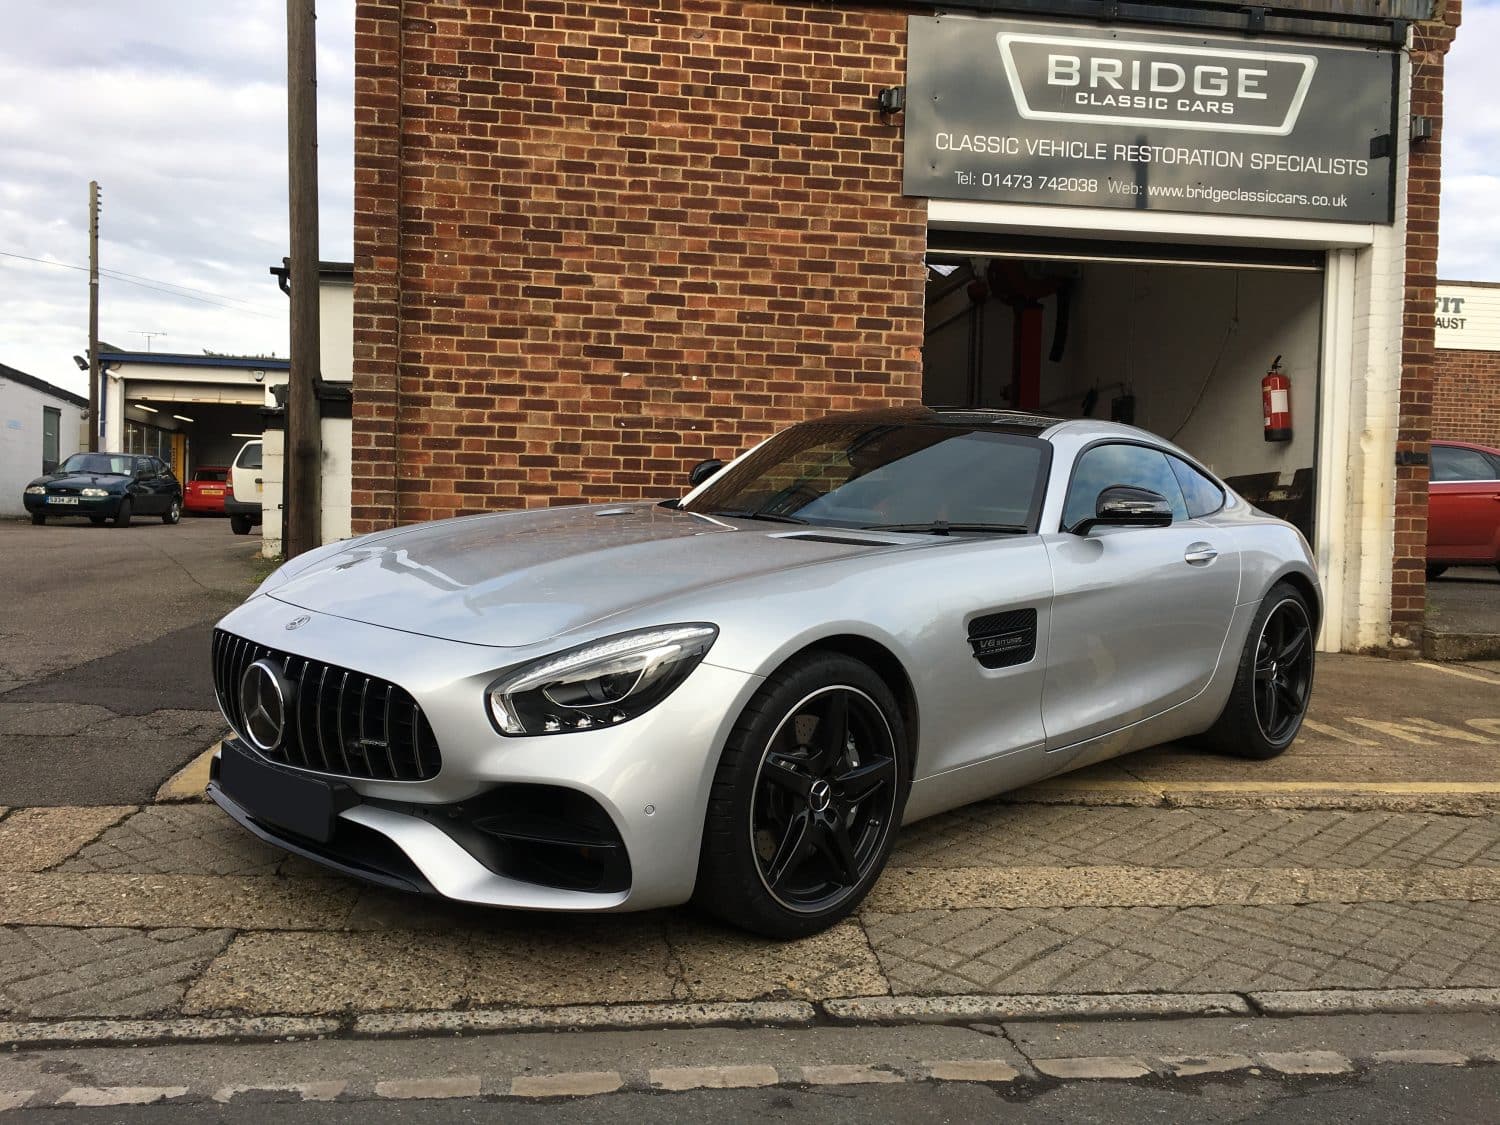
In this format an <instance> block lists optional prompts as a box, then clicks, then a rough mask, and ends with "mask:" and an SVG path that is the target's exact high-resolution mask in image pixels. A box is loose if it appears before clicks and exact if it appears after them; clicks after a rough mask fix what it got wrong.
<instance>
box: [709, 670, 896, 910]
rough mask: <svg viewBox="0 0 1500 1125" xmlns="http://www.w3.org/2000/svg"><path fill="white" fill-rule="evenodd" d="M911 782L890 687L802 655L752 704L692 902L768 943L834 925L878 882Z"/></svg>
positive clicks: (719, 797)
mask: <svg viewBox="0 0 1500 1125" xmlns="http://www.w3.org/2000/svg"><path fill="white" fill-rule="evenodd" d="M910 785H911V777H910V766H909V756H908V752H907V747H906V732H905V728H904V726H903V725H902V722H901V713H900V709H899V707H898V706H897V703H896V699H895V697H894V696H893V695H892V694H891V690H890V688H889V687H887V686H886V684H885V682H884V681H883V680H882V679H881V678H880V677H879V676H878V675H876V674H875V672H874V671H872V670H871V669H870V668H869V667H868V666H867V665H864V664H862V663H860V662H859V661H857V660H854V659H851V658H850V657H847V656H843V655H841V654H838V653H813V654H810V655H808V656H804V657H800V658H798V659H797V660H795V661H793V662H792V663H790V664H788V665H787V666H786V667H784V668H782V669H781V670H780V671H778V672H776V673H775V674H774V675H773V676H771V677H770V678H769V679H768V680H767V681H766V684H765V686H764V687H763V688H762V689H761V690H760V692H759V693H758V694H757V695H756V696H755V698H754V699H753V700H751V702H750V703H749V704H748V705H747V706H746V708H745V710H744V713H743V714H741V716H740V719H739V721H738V722H737V723H736V724H735V727H734V730H733V731H732V732H731V734H730V736H729V740H728V742H727V744H726V745H725V748H724V753H723V756H722V757H721V758H720V759H719V767H718V771H717V772H716V773H715V775H714V783H713V789H712V791H711V792H710V795H709V801H708V813H707V818H706V820H705V824H704V835H703V847H702V851H701V853H700V856H699V861H698V883H697V889H696V891H695V892H694V902H696V903H697V904H698V905H699V906H700V907H702V908H703V909H705V910H707V911H708V912H709V913H711V914H714V915H716V916H718V917H719V918H722V919H724V920H725V921H727V922H731V923H733V924H734V925H737V926H742V927H744V928H745V929H747V930H752V931H754V932H755V933H759V934H764V935H765V936H767V937H773V938H781V939H787V938H797V937H803V936H805V935H807V934H813V933H817V932H818V931H820V930H824V929H827V928H828V927H829V926H831V925H833V924H834V923H836V922H838V921H839V920H840V919H842V918H844V917H846V916H848V915H849V914H850V913H851V912H852V911H853V910H854V908H855V907H857V906H858V905H859V903H860V902H861V900H863V899H864V897H865V895H866V894H867V893H868V892H869V890H870V888H871V887H872V886H873V885H874V884H875V881H876V879H878V878H879V877H880V872H881V871H882V870H883V869H884V867H885V863H886V858H887V857H888V856H889V855H890V850H891V846H892V844H893V843H894V841H895V836H896V828H897V827H898V825H899V824H900V822H901V813H902V810H903V809H904V808H905V806H906V795H907V791H908V789H909V788H910Z"/></svg>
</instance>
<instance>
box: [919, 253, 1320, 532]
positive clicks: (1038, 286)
mask: <svg viewBox="0 0 1500 1125" xmlns="http://www.w3.org/2000/svg"><path fill="white" fill-rule="evenodd" d="M933 233H934V240H933V248H932V249H931V250H930V252H929V254H928V258H927V266H928V270H927V306H926V332H925V337H926V338H925V347H924V351H923V384H922V390H923V401H924V402H926V403H927V404H928V405H930V406H958V407H991V408H1002V409H1019V410H1032V411H1040V412H1043V413H1047V414H1055V415H1058V416H1060V417H1067V418H1077V417H1095V418H1105V419H1113V420H1115V421H1121V422H1128V423H1130V424H1132V425H1136V426H1140V427H1141V428H1143V429H1146V430H1149V431H1151V432H1152V433H1155V434H1158V435H1160V436H1162V437H1165V438H1168V439H1169V440H1171V441H1173V442H1175V443H1176V444H1177V445H1179V446H1181V447H1182V448H1183V449H1186V450H1187V451H1188V452H1189V453H1191V454H1193V455H1194V456H1195V457H1197V458H1198V459H1199V460H1200V461H1202V462H1203V463H1204V464H1205V465H1206V466H1208V467H1209V468H1210V469H1212V470H1213V471H1214V472H1215V473H1217V474H1218V475H1219V476H1220V477H1222V478H1223V479H1224V480H1226V481H1227V482H1228V483H1229V484H1230V486H1231V487H1233V488H1234V489H1235V490H1236V491H1237V492H1239V493H1240V494H1241V495H1243V496H1244V497H1245V498H1246V499H1248V500H1250V502H1251V503H1253V504H1255V505H1256V506H1257V507H1260V508H1262V509H1264V510H1265V511H1268V512H1271V513H1273V514H1275V515H1277V516H1280V517H1281V518H1283V519H1286V520H1289V521H1290V522H1292V523H1293V524H1295V525H1296V526H1297V527H1299V528H1300V529H1301V530H1302V532H1303V534H1304V535H1306V536H1307V538H1308V540H1309V541H1312V540H1313V526H1312V524H1313V512H1314V501H1315V488H1316V480H1315V471H1314V466H1315V465H1316V461H1317V432H1318V425H1317V423H1318V418H1317V404H1318V402H1319V394H1318V391H1319V386H1318V380H1319V357H1320V355H1321V347H1322V340H1321V332H1322V320H1323V291H1324V278H1323V256H1322V255H1321V254H1319V253H1311V252H1307V253H1303V252H1281V251H1277V252H1271V253H1266V254H1261V255H1249V254H1246V253H1245V252H1244V251H1242V250H1240V249H1238V248H1236V249H1235V250H1233V251H1219V250H1216V249H1215V248H1211V247H1174V248H1171V249H1170V250H1168V249H1167V248H1164V247H1161V246H1145V245H1141V246H1136V245H1129V244H1125V245H1122V244H1111V243H1078V244H1062V243H1059V242H1058V241H1057V240H1041V239H1035V240H1030V239H1011V240H1006V241H1003V242H1002V241H995V240H984V239H982V238H980V237H977V236H963V235H957V236H955V235H954V234H952V233H950V232H933ZM940 234H941V235H942V236H943V237H942V238H941V239H940V238H939V237H938V236H939V235H940ZM1277 357H1280V369H1281V371H1283V372H1284V373H1285V374H1286V376H1287V378H1288V379H1289V381H1290V384H1291V392H1290V398H1291V412H1292V423H1293V424H1292V438H1291V440H1289V441H1274V442H1273V441H1267V440H1265V434H1264V417H1263V413H1262V398H1261V379H1262V377H1263V376H1264V375H1266V373H1267V371H1268V370H1269V369H1270V367H1271V365H1272V363H1273V362H1275V361H1276V359H1277Z"/></svg>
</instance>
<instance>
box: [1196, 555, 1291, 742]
mask: <svg viewBox="0 0 1500 1125" xmlns="http://www.w3.org/2000/svg"><path fill="white" fill-rule="evenodd" d="M1273 619H1275V620H1273ZM1284 625H1292V626H1295V627H1296V629H1298V630H1300V634H1301V635H1300V643H1298V640H1297V638H1296V637H1294V636H1292V635H1289V633H1288V632H1287V631H1283V629H1282V626H1284ZM1316 641H1317V636H1316V633H1315V631H1314V629H1313V625H1312V613H1311V612H1310V611H1309V609H1308V606H1307V599H1306V598H1304V597H1303V596H1302V594H1301V593H1300V592H1299V591H1298V590H1297V588H1296V587H1295V586H1293V585H1292V584H1291V583H1289V582H1278V583H1277V584H1276V585H1274V586H1272V587H1271V591H1270V593H1268V594H1267V595H1266V599H1265V601H1263V602H1261V605H1260V609H1259V610H1257V611H1256V614H1255V618H1254V620H1252V621H1251V623H1250V635H1249V637H1247V638H1246V640H1245V650H1244V652H1242V653H1241V654H1240V662H1239V666H1238V667H1237V668H1236V670H1235V677H1234V687H1233V688H1232V689H1231V690H1230V692H1229V701H1228V702H1227V703H1225V704H1224V711H1223V713H1222V714H1220V715H1219V718H1218V720H1217V721H1216V722H1215V723H1214V725H1213V726H1212V727H1210V728H1209V729H1208V731H1207V732H1206V733H1204V734H1203V735H1201V736H1199V738H1197V739H1196V740H1194V741H1196V742H1197V743H1198V744H1200V745H1202V746H1204V747H1205V748H1206V749H1210V750H1214V751H1216V752H1218V753H1221V754H1229V755H1232V756H1234V757H1237V758H1258V759H1267V758H1274V757H1276V756H1277V755H1279V754H1281V753H1283V752H1284V751H1285V750H1286V748H1287V747H1288V746H1290V745H1291V744H1292V742H1293V741H1294V740H1295V739H1296V737H1297V732H1298V731H1300V730H1301V729H1302V720H1303V718H1304V717H1305V716H1306V714H1307V704H1308V701H1309V699H1311V697H1312V685H1313V667H1314V664H1315V654H1314V652H1313V648H1314V645H1315V643H1316ZM1263 642H1264V644H1263ZM1294 645H1296V646H1297V647H1296V648H1295V651H1292V650H1293V646H1294ZM1278 650H1279V651H1278ZM1268 673H1269V674H1268ZM1262 684H1264V685H1265V686H1264V687H1262V686H1261V685H1262ZM1268 712H1269V714H1268Z"/></svg>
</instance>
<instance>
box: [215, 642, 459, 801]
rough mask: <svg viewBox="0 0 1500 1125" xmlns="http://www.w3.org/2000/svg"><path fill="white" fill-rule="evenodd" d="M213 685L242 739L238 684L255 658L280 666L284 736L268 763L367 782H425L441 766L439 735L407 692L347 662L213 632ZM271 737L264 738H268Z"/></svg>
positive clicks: (265, 752)
mask: <svg viewBox="0 0 1500 1125" xmlns="http://www.w3.org/2000/svg"><path fill="white" fill-rule="evenodd" d="M212 652H213V669H214V691H215V692H216V693H217V694H218V697H219V708H220V709H221V710H222V711H223V712H224V717H225V718H226V719H228V720H229V724H230V726H232V727H234V729H235V732H236V733H237V734H239V735H241V737H243V736H244V732H245V729H246V724H245V713H244V708H243V701H242V700H241V699H240V682H241V680H242V679H243V677H244V675H245V669H247V668H249V667H250V665H251V664H253V663H255V662H256V661H257V660H269V661H270V662H271V663H273V664H274V665H276V666H277V667H279V668H280V669H281V671H282V674H283V675H284V676H285V677H286V680H287V682H288V683H289V684H290V685H291V694H290V698H289V700H288V702H287V707H286V715H285V724H284V729H283V733H282V737H281V738H280V740H279V741H277V743H276V745H275V746H274V748H273V749H271V750H262V749H260V748H259V747H258V746H257V747H255V750H256V752H257V753H259V754H261V755H262V756H263V757H266V758H269V759H270V760H272V761H275V762H280V763H282V764H284V765H288V766H295V767H298V768H301V769H307V770H316V771H318V772H319V773H329V774H336V775H339V776H342V777H354V778H363V779H368V780H370V781H426V780H427V779H428V778H432V777H436V776H437V773H438V770H439V769H441V768H442V756H441V754H440V753H439V751H438V744H437V738H436V736H435V735H434V734H433V733H432V727H431V725H430V724H429V723H428V721H427V716H426V715H424V714H423V713H422V708H421V707H419V706H418V705H417V701H416V700H415V699H413V698H412V697H411V695H410V693H408V692H406V691H404V690H402V689H401V688H399V687H397V686H396V685H395V684H393V683H390V682H388V681H386V680H381V679H377V678H376V677H374V676H367V675H365V674H364V673H363V672H356V671H353V670H352V669H349V668H341V667H339V666H337V665H334V664H325V663H323V662H322V661H318V660H309V659H308V658H307V657H304V656H297V655H295V654H292V653H285V652H279V651H277V650H276V649H273V648H270V647H268V646H267V645H261V644H256V643H255V642H254V641H250V640H246V639H245V638H244V637H237V636H235V635H234V634H233V633H226V632H225V631H224V630H222V629H215V630H214V637H213V650H212ZM267 741H269V739H268V740H267Z"/></svg>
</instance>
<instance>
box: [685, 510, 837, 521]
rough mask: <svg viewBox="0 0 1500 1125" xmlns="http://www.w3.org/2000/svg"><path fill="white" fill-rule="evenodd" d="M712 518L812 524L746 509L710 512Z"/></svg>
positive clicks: (792, 517) (798, 518) (776, 514)
mask: <svg viewBox="0 0 1500 1125" xmlns="http://www.w3.org/2000/svg"><path fill="white" fill-rule="evenodd" d="M708 514H709V515H711V516H727V517H729V518H730V519H732V520H765V521H766V522H767V523H804V524H805V523H811V522H812V521H811V520H805V519H803V518H802V517H800V516H783V515H780V514H778V513H776V512H751V511H748V510H745V509H726V510H724V511H719V512H709V513H708Z"/></svg>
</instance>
